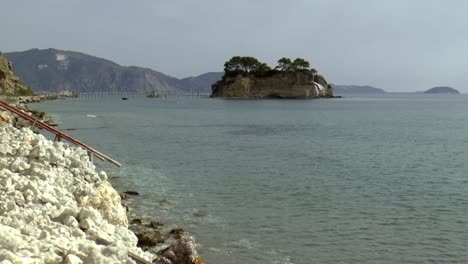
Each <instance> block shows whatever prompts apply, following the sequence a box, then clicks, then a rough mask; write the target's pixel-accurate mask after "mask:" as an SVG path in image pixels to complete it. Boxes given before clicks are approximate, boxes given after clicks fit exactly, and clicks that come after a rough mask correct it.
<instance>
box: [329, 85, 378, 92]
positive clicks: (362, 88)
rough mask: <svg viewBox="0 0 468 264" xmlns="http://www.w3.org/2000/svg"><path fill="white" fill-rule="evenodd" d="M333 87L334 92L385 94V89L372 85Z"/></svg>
mask: <svg viewBox="0 0 468 264" xmlns="http://www.w3.org/2000/svg"><path fill="white" fill-rule="evenodd" d="M331 86H332V87H333V94H335V95H337V94H384V93H386V92H385V91H384V90H382V89H379V88H375V87H372V86H368V85H365V86H360V85H334V84H332V85H331Z"/></svg>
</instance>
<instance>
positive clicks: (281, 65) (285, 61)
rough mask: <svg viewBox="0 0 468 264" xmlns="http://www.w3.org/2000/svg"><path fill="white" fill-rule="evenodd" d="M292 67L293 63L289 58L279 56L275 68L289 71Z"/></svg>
mask: <svg viewBox="0 0 468 264" xmlns="http://www.w3.org/2000/svg"><path fill="white" fill-rule="evenodd" d="M292 67H293V63H292V61H291V59H290V58H285V57H283V58H281V59H279V60H278V66H276V67H275V69H279V70H281V71H289V70H291V69H292Z"/></svg>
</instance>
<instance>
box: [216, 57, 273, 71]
mask: <svg viewBox="0 0 468 264" xmlns="http://www.w3.org/2000/svg"><path fill="white" fill-rule="evenodd" d="M263 64H264V63H263ZM265 65H266V64H265ZM261 67H262V63H261V62H259V61H258V60H257V59H256V58H254V57H241V56H234V57H232V58H231V59H230V60H229V61H226V62H225V63H224V71H225V72H251V71H256V70H258V69H259V68H261Z"/></svg>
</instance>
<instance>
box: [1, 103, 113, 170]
mask: <svg viewBox="0 0 468 264" xmlns="http://www.w3.org/2000/svg"><path fill="white" fill-rule="evenodd" d="M0 107H2V108H4V109H6V110H8V111H10V112H12V113H14V114H17V115H19V116H20V117H22V118H24V119H26V120H28V121H30V122H33V125H34V126H36V127H39V128H43V129H46V130H48V131H49V132H51V133H53V134H55V136H56V137H57V138H64V139H66V140H68V141H70V142H71V143H73V144H75V145H78V146H81V147H82V148H84V149H85V150H87V151H89V152H91V153H93V154H94V156H96V157H98V158H99V159H100V160H105V161H108V162H110V163H112V164H114V165H116V166H117V167H122V164H120V163H119V162H117V161H115V160H113V159H111V158H110V157H108V156H106V155H104V154H102V153H101V152H99V151H97V150H95V149H93V148H92V147H90V146H88V145H86V144H84V143H82V142H80V141H78V140H76V139H74V138H73V137H71V136H69V135H67V134H65V133H63V132H62V131H59V130H57V129H55V128H53V127H51V126H50V125H48V124H46V123H44V122H42V121H40V120H38V119H37V118H35V117H33V116H30V115H29V114H28V113H26V112H23V111H22V110H20V109H18V108H16V107H14V106H11V105H9V104H7V103H5V102H3V101H1V100H0Z"/></svg>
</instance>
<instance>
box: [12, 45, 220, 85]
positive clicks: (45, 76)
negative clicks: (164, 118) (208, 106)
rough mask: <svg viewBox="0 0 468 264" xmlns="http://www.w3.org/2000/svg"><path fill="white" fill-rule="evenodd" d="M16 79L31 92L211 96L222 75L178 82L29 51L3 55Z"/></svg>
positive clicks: (76, 56) (94, 60)
mask: <svg viewBox="0 0 468 264" xmlns="http://www.w3.org/2000/svg"><path fill="white" fill-rule="evenodd" d="M4 55H5V56H6V57H7V58H8V59H9V60H10V61H12V64H13V69H14V71H15V73H16V74H17V75H18V76H19V78H20V79H21V80H22V81H23V82H25V83H26V84H27V85H28V86H30V87H31V88H32V90H33V91H35V92H38V91H46V92H47V91H50V92H57V91H65V90H68V91H73V92H123V91H125V92H140V93H151V92H159V93H165V92H199V93H210V92H211V85H212V84H213V83H215V82H216V81H217V80H218V79H220V78H221V76H222V75H223V73H222V72H210V73H205V74H202V75H200V76H196V77H188V78H183V79H178V78H175V77H172V76H169V75H166V74H163V73H161V72H158V71H154V70H151V69H148V68H142V67H136V66H122V65H119V64H117V63H114V62H112V61H109V60H106V59H102V58H98V57H94V56H91V55H87V54H84V53H81V52H75V51H64V50H57V49H42V50H40V49H31V50H27V51H21V52H10V53H5V54H4Z"/></svg>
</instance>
